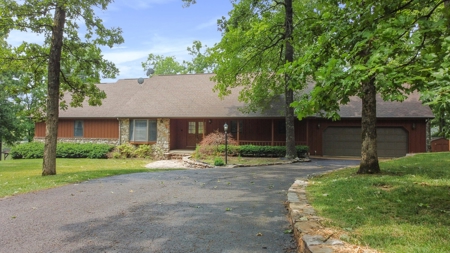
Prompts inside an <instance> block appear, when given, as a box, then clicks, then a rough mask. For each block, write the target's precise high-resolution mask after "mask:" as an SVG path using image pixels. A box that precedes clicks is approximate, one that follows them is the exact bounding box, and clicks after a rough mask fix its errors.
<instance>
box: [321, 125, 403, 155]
mask: <svg viewBox="0 0 450 253" xmlns="http://www.w3.org/2000/svg"><path fill="white" fill-rule="evenodd" d="M377 141H378V143H377V145H378V156H379V157H400V156H405V155H406V153H407V152H408V133H407V132H406V131H405V130H404V129H403V128H399V127H392V128H377ZM323 154H324V155H327V156H361V128H359V127H329V128H327V129H326V130H325V131H324V133H323Z"/></svg>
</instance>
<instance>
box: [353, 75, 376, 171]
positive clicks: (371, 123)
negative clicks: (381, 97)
mask: <svg viewBox="0 0 450 253" xmlns="http://www.w3.org/2000/svg"><path fill="white" fill-rule="evenodd" d="M362 91H363V96H362V116H361V130H362V131H361V132H362V133H361V134H362V146H361V163H360V165H359V170H358V174H374V173H380V165H379V164H378V154H377V100H376V94H377V92H376V88H375V77H373V76H372V77H371V78H370V79H369V80H368V81H366V82H363V84H362Z"/></svg>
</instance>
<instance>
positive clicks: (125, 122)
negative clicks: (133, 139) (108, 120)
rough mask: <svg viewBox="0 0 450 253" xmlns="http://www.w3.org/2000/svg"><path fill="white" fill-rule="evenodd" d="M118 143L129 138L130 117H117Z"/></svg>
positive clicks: (125, 141) (124, 141) (122, 142)
mask: <svg viewBox="0 0 450 253" xmlns="http://www.w3.org/2000/svg"><path fill="white" fill-rule="evenodd" d="M119 129H120V133H119V136H120V143H119V144H124V143H127V142H128V141H129V140H130V119H119Z"/></svg>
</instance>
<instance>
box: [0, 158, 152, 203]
mask: <svg viewBox="0 0 450 253" xmlns="http://www.w3.org/2000/svg"><path fill="white" fill-rule="evenodd" d="M150 162H152V160H147V159H63V158H61V159H60V158H58V159H57V160H56V164H57V168H56V173H57V175H55V176H46V177H43V176H41V173H42V159H19V160H10V159H7V160H2V161H0V198H2V197H5V196H11V195H15V194H19V193H26V192H33V191H37V190H42V189H48V188H53V187H57V186H61V185H66V184H71V183H78V182H82V181H86V180H90V179H95V178H101V177H108V176H114V175H121V174H130V173H137V172H153V171H161V170H150V169H146V168H145V165H146V164H148V163H150Z"/></svg>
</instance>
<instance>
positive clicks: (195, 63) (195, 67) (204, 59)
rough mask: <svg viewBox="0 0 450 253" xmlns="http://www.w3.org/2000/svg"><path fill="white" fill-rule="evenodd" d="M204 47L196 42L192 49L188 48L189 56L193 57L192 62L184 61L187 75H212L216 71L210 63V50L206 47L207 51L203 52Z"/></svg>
mask: <svg viewBox="0 0 450 253" xmlns="http://www.w3.org/2000/svg"><path fill="white" fill-rule="evenodd" d="M202 48H203V45H202V43H201V42H200V41H198V40H195V41H194V42H193V43H192V47H188V48H187V50H188V52H189V55H192V61H183V63H184V64H185V65H186V70H187V73H190V74H198V73H212V72H213V70H214V63H212V62H210V61H208V56H209V55H210V49H209V48H208V46H207V45H205V50H204V52H202Z"/></svg>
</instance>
